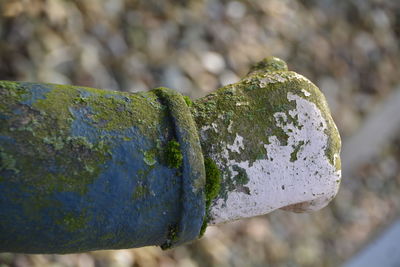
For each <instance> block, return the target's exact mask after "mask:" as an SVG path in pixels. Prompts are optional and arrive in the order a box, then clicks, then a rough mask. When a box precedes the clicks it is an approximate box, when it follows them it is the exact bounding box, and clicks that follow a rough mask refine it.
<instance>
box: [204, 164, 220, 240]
mask: <svg viewBox="0 0 400 267" xmlns="http://www.w3.org/2000/svg"><path fill="white" fill-rule="evenodd" d="M204 166H205V169H206V186H205V197H206V215H205V217H204V220H203V225H202V226H201V230H200V237H202V236H203V235H204V233H205V231H206V228H207V223H208V221H209V213H210V207H211V203H212V201H213V200H214V199H215V198H216V197H217V196H218V193H219V191H220V189H221V172H220V171H219V169H218V166H217V164H215V162H214V161H213V160H212V159H211V158H205V159H204Z"/></svg>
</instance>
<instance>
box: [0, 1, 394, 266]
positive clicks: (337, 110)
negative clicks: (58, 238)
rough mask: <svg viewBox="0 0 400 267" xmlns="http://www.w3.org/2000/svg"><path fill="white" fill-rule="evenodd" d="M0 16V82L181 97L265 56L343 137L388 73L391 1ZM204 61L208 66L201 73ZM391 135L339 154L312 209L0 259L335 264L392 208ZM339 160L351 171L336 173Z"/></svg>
mask: <svg viewBox="0 0 400 267" xmlns="http://www.w3.org/2000/svg"><path fill="white" fill-rule="evenodd" d="M0 12H1V16H0V21H1V23H0V36H1V38H0V62H1V64H0V79H1V80H19V81H24V80H25V81H37V82H43V81H48V82H54V83H65V84H78V85H86V86H90V87H96V88H108V89H113V90H125V91H138V90H147V89H151V88H155V87H158V86H167V87H170V88H174V89H177V90H179V91H180V92H182V93H184V94H187V95H189V96H191V97H192V99H195V98H196V97H201V96H204V95H206V94H208V93H209V92H211V91H213V90H214V89H215V88H219V87H221V86H223V85H226V84H229V83H232V82H237V81H238V80H239V78H238V77H243V75H245V74H246V73H247V72H248V68H249V66H250V64H253V63H255V62H257V61H258V60H260V59H262V58H263V57H266V56H268V55H275V56H279V57H280V58H282V59H285V60H286V61H287V63H288V65H289V67H290V69H291V70H294V71H296V72H298V73H301V74H303V75H304V76H305V77H307V78H308V79H310V80H311V81H312V82H314V83H315V84H316V85H317V86H318V87H319V88H320V89H321V90H322V91H323V92H324V94H325V96H326V97H327V100H328V103H329V107H330V109H331V112H332V115H333V118H334V120H335V122H336V124H337V125H338V128H339V131H340V133H341V136H342V140H343V147H345V146H346V144H347V141H349V137H350V136H351V135H353V134H358V129H359V127H361V126H362V125H363V123H364V120H365V119H366V118H368V117H369V114H370V112H372V111H374V110H375V107H376V105H377V104H379V103H381V101H382V104H384V103H385V102H383V100H384V99H387V98H391V97H392V96H391V93H392V92H393V89H395V88H397V87H398V82H399V75H398V73H399V69H400V60H399V58H400V47H399V45H398V44H399V43H400V31H399V29H400V16H399V14H400V2H399V1H385V0H357V1H345V0H338V1H326V0H322V1H310V0H305V1H286V0H269V1H265V0H241V1H220V0H207V1H198V0H188V1H184V3H183V2H182V1H158V0H149V1H131V0H113V1H109V0H96V1H93V0H88V1H81V0H70V1H64V0H47V1H42V0H12V1H11V0H10V1H2V4H1V5H0ZM210 62H219V65H218V67H216V66H217V65H216V64H214V65H213V66H214V68H213V69H210V67H209V65H210ZM221 62H222V64H221ZM221 65H222V67H221ZM206 66H207V68H206ZM210 70H212V71H210ZM398 106H399V105H397V107H398ZM380 131H381V129H377V132H378V133H380ZM394 134H397V136H400V134H399V133H394ZM395 139H396V140H397V141H393V140H392V141H391V140H386V141H385V144H384V145H382V146H381V147H379V148H378V150H377V151H376V154H375V155H374V157H373V158H372V159H370V160H367V161H365V160H363V161H362V162H360V165H358V166H354V165H350V166H349V165H345V158H344V155H342V163H343V166H342V170H343V179H342V183H341V187H340V190H339V193H338V195H337V196H336V197H335V199H334V200H333V201H332V203H331V204H330V205H328V206H327V207H326V208H324V209H322V210H321V211H319V212H313V213H302V214H295V213H292V212H284V211H281V210H277V211H275V212H272V213H269V214H268V215H265V216H261V217H258V218H252V219H247V220H241V221H237V222H235V223H229V224H226V225H222V226H218V227H208V228H207V232H206V233H205V235H204V237H203V238H202V239H200V240H198V241H197V242H194V243H192V244H190V245H186V246H180V247H177V248H175V249H172V250H167V251H162V250H161V249H159V248H158V247H145V248H140V249H131V250H114V251H98V252H96V253H80V254H71V255H62V256H60V255H26V254H8V253H1V254H0V263H1V264H3V265H5V266H7V267H11V266H18V267H22V266H23V267H25V266H26V267H28V266H29V267H33V266H35V267H45V266H54V265H57V266H63V267H67V266H68V267H69V266H71V267H72V266H79V265H81V266H85V267H94V266H115V265H118V266H121V267H128V266H129V267H130V266H132V265H134V266H138V267H142V266H145V267H156V266H194V267H195V266H206V267H210V266H212V267H213V266H218V267H228V266H229V267H231V266H237V267H241V266H274V267H289V266H290V267H293V266H309V267H314V266H315V267H320V266H327V267H334V266H335V267H336V266H340V265H342V263H343V261H344V260H346V259H347V258H349V257H350V256H351V255H352V254H353V253H354V252H355V251H357V250H359V249H360V248H361V247H364V246H365V244H366V243H367V242H368V240H369V238H370V237H374V236H376V234H377V232H379V231H380V229H381V227H383V226H385V225H386V224H387V223H388V222H389V221H390V220H391V219H392V218H394V216H397V215H398V213H399V210H400V198H399V195H400V165H399V164H398V162H400V153H399V151H400V142H399V138H398V137H395ZM367 143H368V141H367ZM363 147H364V146H363ZM355 150H357V151H358V150H360V149H359V148H356V149H355ZM345 168H347V172H348V171H350V170H349V168H351V170H352V171H353V175H351V176H348V175H347V176H344V175H345V173H346V169H345Z"/></svg>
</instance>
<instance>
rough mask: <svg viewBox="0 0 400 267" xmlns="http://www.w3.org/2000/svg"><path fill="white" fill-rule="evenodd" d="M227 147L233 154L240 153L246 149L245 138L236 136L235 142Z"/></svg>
mask: <svg viewBox="0 0 400 267" xmlns="http://www.w3.org/2000/svg"><path fill="white" fill-rule="evenodd" d="M226 147H227V148H228V149H229V150H230V151H232V152H237V153H240V150H239V149H244V145H243V137H242V136H240V135H238V134H236V137H235V141H233V144H232V145H227V146H226Z"/></svg>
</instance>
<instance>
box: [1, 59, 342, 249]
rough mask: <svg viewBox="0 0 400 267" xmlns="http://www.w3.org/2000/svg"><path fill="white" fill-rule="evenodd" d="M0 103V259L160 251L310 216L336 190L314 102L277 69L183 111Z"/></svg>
mask: <svg viewBox="0 0 400 267" xmlns="http://www.w3.org/2000/svg"><path fill="white" fill-rule="evenodd" d="M0 96H1V98H0V120H1V124H0V163H1V165H0V211H1V212H2V214H0V215H1V217H2V220H1V221H0V251H15V252H31V253H69V252H78V251H86V250H95V249H110V248H127V247H139V246H146V245H161V246H162V247H163V248H169V247H171V246H174V245H179V244H182V243H184V242H187V241H190V240H193V239H195V238H197V237H198V236H199V235H200V236H201V234H202V233H203V232H204V230H205V227H206V226H207V224H218V223H223V222H227V221H232V220H236V219H240V218H245V217H251V216H257V215H261V214H266V213H268V212H271V211H273V210H275V209H278V208H283V209H286V210H291V211H295V212H301V211H308V210H317V209H320V208H322V207H324V206H325V205H327V204H328V203H329V201H330V200H331V199H332V198H333V197H334V196H335V194H336V193H337V190H338V187H339V183H340V158H339V152H340V137H339V134H338V131H337V128H336V126H335V124H334V123H333V121H332V118H331V116H330V113H329V110H328V107H327V105H326V101H325V98H324V96H323V95H322V94H321V92H320V91H319V90H318V88H317V87H316V86H315V85H313V84H312V83H311V82H310V81H309V80H307V79H306V78H304V77H303V76H301V75H299V74H297V73H295V72H291V71H288V70H287V66H286V63H285V62H283V61H282V60H279V59H277V58H267V59H265V60H263V61H261V62H259V63H257V64H256V65H254V66H253V67H252V68H251V70H250V73H249V74H248V75H247V76H246V77H245V78H243V79H242V80H241V81H239V82H238V83H235V84H232V85H228V86H226V87H223V88H220V89H218V90H217V91H215V92H214V93H212V94H210V95H208V96H206V97H204V98H202V99H198V100H196V101H194V102H192V101H191V100H190V99H188V98H184V97H182V96H181V95H180V94H178V93H176V92H174V91H172V90H170V89H167V88H157V89H154V90H152V91H149V92H145V93H137V94H130V93H123V92H110V91H103V90H98V89H93V88H84V87H75V86H62V85H54V84H34V83H17V82H0ZM200 145H201V146H200Z"/></svg>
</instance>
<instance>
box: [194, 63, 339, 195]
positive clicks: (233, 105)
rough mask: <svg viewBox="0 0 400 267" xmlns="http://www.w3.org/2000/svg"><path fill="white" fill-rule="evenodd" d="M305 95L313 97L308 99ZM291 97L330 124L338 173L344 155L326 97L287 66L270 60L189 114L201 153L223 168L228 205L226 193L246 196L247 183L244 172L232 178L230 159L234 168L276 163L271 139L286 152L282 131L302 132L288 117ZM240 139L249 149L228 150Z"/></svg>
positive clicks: (294, 157)
mask: <svg viewBox="0 0 400 267" xmlns="http://www.w3.org/2000/svg"><path fill="white" fill-rule="evenodd" d="M302 90H306V91H307V92H309V93H310V95H308V96H305V95H304V92H303V91H302ZM288 93H291V94H295V95H298V96H300V97H303V98H305V99H307V101H310V102H312V103H314V104H315V105H316V106H317V107H318V108H319V109H320V110H321V113H322V116H323V117H324V119H325V121H326V122H327V129H326V131H325V134H326V135H327V136H328V145H327V147H326V150H325V154H326V156H327V158H328V159H329V161H330V163H331V164H332V165H334V163H336V166H335V167H336V168H338V166H339V163H338V161H339V159H337V160H336V162H335V161H334V157H335V154H336V153H338V152H339V151H340V137H339V134H338V132H337V130H336V128H335V126H334V123H333V120H332V118H331V116H330V113H329V110H328V108H327V105H326V101H325V98H324V96H323V95H322V93H321V92H320V91H319V89H318V88H317V87H316V86H315V85H314V84H312V83H311V82H309V81H307V80H306V79H303V78H302V77H301V76H300V75H298V74H297V73H295V72H291V71H287V66H286V64H285V63H284V62H283V61H281V60H278V59H276V58H272V59H266V60H264V61H262V62H260V63H258V64H256V65H255V66H254V67H253V68H252V69H251V71H250V73H249V74H248V76H247V77H245V78H244V79H242V80H241V81H240V82H238V83H235V84H231V85H228V86H225V87H222V88H220V89H218V90H216V91H215V92H213V93H211V94H209V95H208V96H206V97H204V98H201V99H198V100H196V101H194V102H193V106H192V108H191V110H192V114H193V116H194V118H195V121H196V124H197V127H198V129H199V130H200V131H201V136H202V140H201V144H202V148H203V153H204V155H205V156H206V157H207V156H210V155H213V159H214V160H215V161H216V162H217V163H218V166H220V167H221V173H222V176H223V180H222V184H221V190H220V194H219V196H218V198H224V199H226V197H227V193H228V192H230V191H232V190H244V191H243V192H246V188H245V187H242V186H244V185H245V183H244V182H245V181H246V179H242V178H243V177H245V176H244V173H243V172H245V170H243V172H242V171H241V170H239V171H238V170H236V171H237V172H238V173H239V174H237V175H234V172H233V171H235V170H233V169H232V168H231V167H229V164H228V160H227V158H229V159H230V160H234V161H236V162H244V161H248V162H249V166H252V164H253V163H254V162H255V161H256V160H260V159H269V160H271V161H273V160H274V159H273V158H271V157H269V155H268V151H267V149H266V146H265V145H268V144H270V140H269V138H270V137H271V136H275V137H276V138H277V139H278V141H279V143H280V145H281V146H287V145H288V135H287V134H286V133H285V130H284V129H283V127H282V125H284V124H288V123H290V124H293V125H294V126H295V127H297V128H298V129H301V127H303V125H300V123H299V121H298V117H297V116H292V115H291V114H292V113H291V112H290V111H292V110H295V109H296V101H294V100H288V97H287V95H288ZM274 114H279V116H281V117H279V116H278V115H277V116H274ZM283 118H285V119H283ZM249 129H251V130H249ZM236 136H241V137H243V141H242V143H243V147H244V148H245V149H243V150H241V152H240V153H237V152H236V151H231V150H227V148H226V146H227V145H231V144H233V143H234V142H235V138H236ZM293 149H294V151H293V153H292V155H291V160H293V161H295V160H297V153H298V151H299V149H301V147H300V146H299V147H295V148H293ZM235 168H236V167H235Z"/></svg>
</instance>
